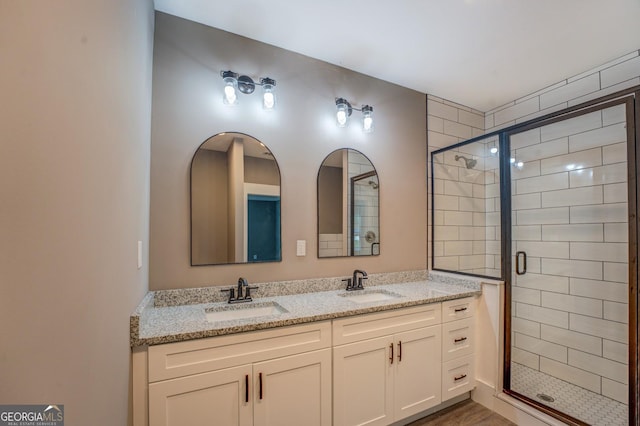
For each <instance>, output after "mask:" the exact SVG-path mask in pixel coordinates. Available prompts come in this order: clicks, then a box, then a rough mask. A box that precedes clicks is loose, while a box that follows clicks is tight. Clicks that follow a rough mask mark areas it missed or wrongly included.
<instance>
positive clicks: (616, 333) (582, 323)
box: [569, 313, 628, 343]
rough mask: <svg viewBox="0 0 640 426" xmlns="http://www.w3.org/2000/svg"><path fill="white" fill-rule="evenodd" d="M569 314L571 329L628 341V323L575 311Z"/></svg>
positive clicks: (621, 341)
mask: <svg viewBox="0 0 640 426" xmlns="http://www.w3.org/2000/svg"><path fill="white" fill-rule="evenodd" d="M569 316H570V324H571V326H570V327H569V328H570V329H571V330H574V331H578V332H580V333H585V334H590V335H592V336H598V337H602V338H603V339H609V340H614V341H616V342H619V343H627V338H628V336H627V325H626V324H622V323H619V322H615V321H607V320H604V319H600V318H594V317H589V316H585V315H579V314H574V313H570V314H569Z"/></svg>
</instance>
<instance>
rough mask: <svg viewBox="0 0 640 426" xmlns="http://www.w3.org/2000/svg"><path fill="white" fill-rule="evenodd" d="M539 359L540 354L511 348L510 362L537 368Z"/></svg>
mask: <svg viewBox="0 0 640 426" xmlns="http://www.w3.org/2000/svg"><path fill="white" fill-rule="evenodd" d="M539 359H540V356H538V355H536V354H532V353H531V352H527V351H523V350H522V349H518V348H511V361H512V362H517V363H518V364H522V365H525V366H527V367H529V368H532V369H534V370H537V369H538V368H539V366H540V363H539Z"/></svg>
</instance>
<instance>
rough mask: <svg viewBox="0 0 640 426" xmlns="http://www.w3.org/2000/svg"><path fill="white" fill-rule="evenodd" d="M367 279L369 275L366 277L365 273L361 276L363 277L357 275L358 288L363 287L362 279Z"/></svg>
mask: <svg viewBox="0 0 640 426" xmlns="http://www.w3.org/2000/svg"><path fill="white" fill-rule="evenodd" d="M368 279H369V277H367V276H366V275H365V276H363V277H359V278H358V288H364V287H363V286H362V280H368Z"/></svg>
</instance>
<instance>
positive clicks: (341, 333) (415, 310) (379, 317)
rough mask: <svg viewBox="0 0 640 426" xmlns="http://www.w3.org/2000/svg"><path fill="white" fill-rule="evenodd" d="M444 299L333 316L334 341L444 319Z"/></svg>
mask: <svg viewBox="0 0 640 426" xmlns="http://www.w3.org/2000/svg"><path fill="white" fill-rule="evenodd" d="M440 309H441V306H440V303H431V304H429V305H420V306H415V307H411V308H402V309H396V310H393V311H386V312H376V313H372V314H365V315H355V316H352V317H347V318H341V319H336V320H333V345H334V346H337V345H344V344H346V343H353V342H358V341H361V340H367V339H373V338H376V337H382V336H388V335H390V334H395V333H399V332H402V331H408V330H414V329H416V328H422V327H429V326H431V325H436V324H440V322H441V317H442V314H441V310H440Z"/></svg>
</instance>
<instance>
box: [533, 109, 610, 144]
mask: <svg viewBox="0 0 640 426" xmlns="http://www.w3.org/2000/svg"><path fill="white" fill-rule="evenodd" d="M599 127H602V115H601V114H600V111H594V112H591V113H588V114H584V115H581V116H578V117H575V118H571V119H569V120H562V121H559V122H557V123H554V124H549V125H547V126H544V127H542V128H541V130H540V137H541V140H542V141H549V140H554V139H558V138H562V137H565V136H569V135H575V134H577V133H582V132H586V131H588V130H592V129H597V128H599Z"/></svg>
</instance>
